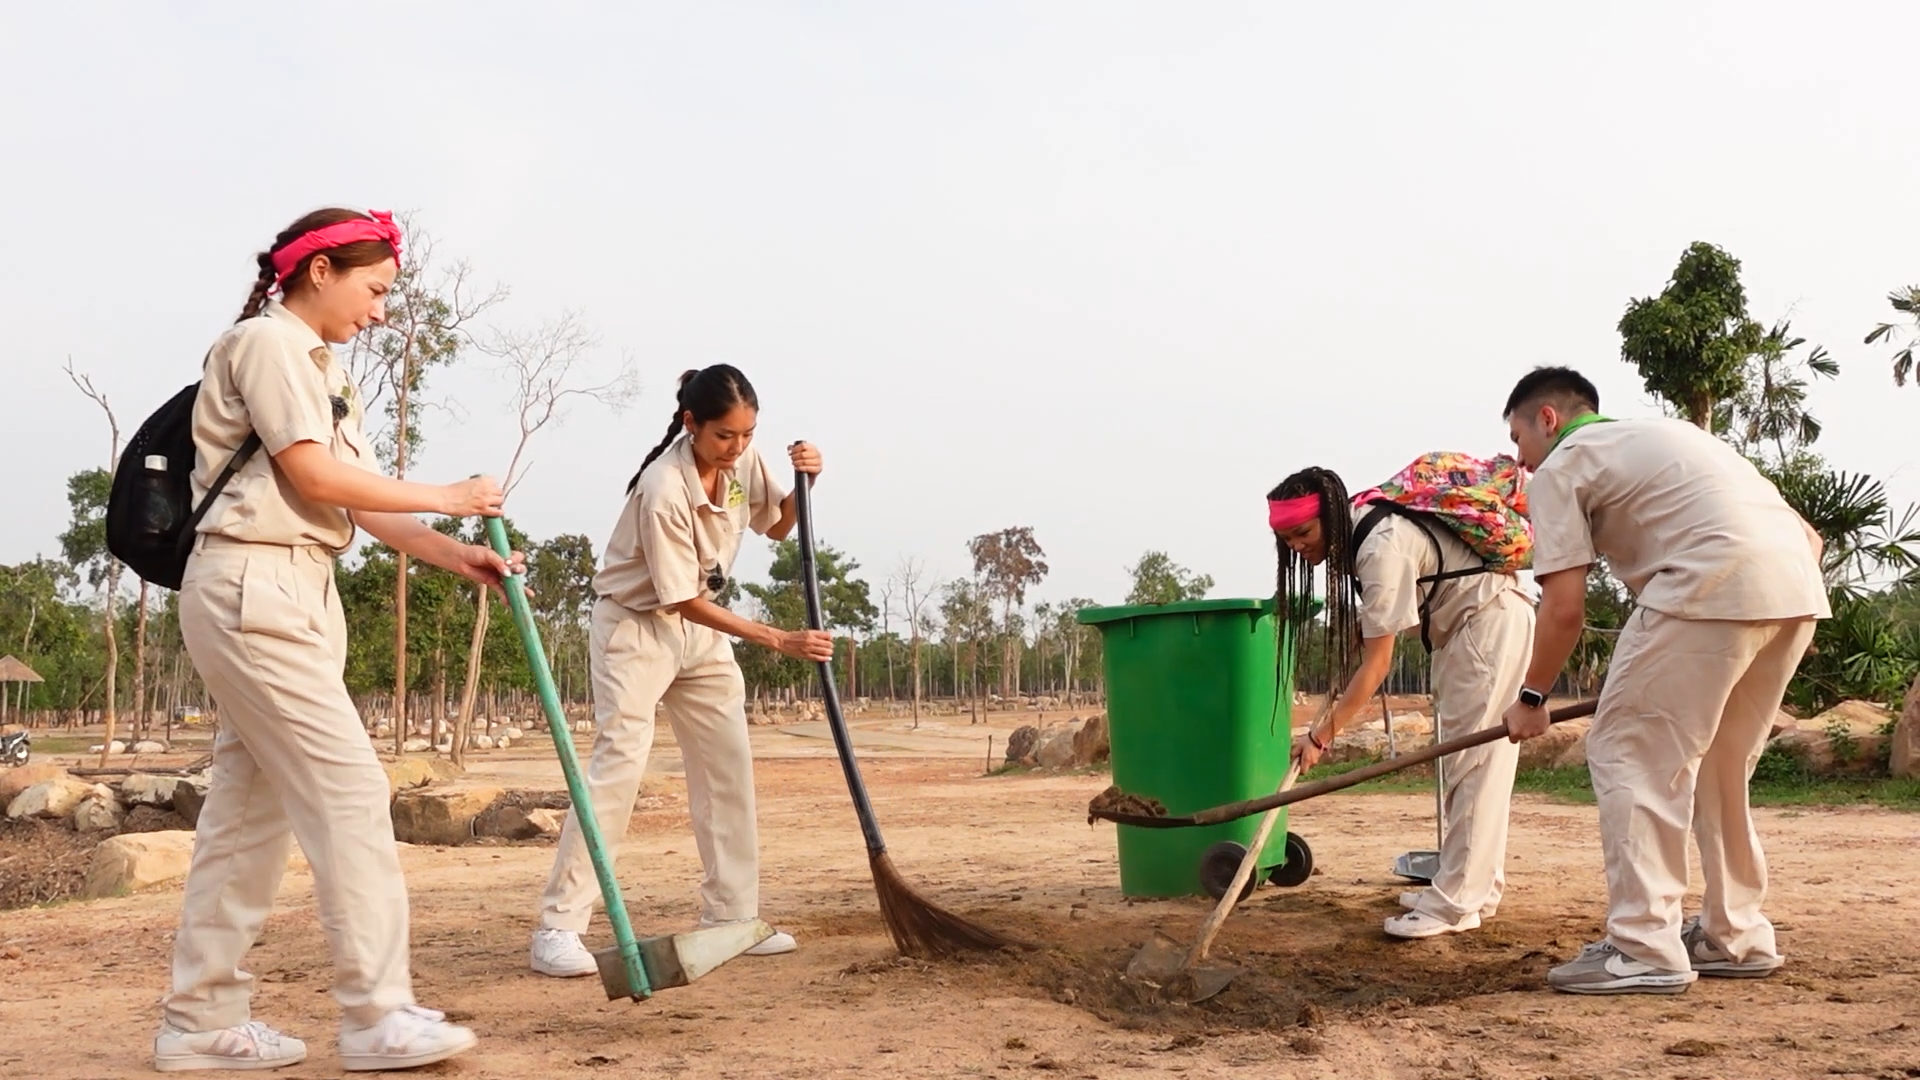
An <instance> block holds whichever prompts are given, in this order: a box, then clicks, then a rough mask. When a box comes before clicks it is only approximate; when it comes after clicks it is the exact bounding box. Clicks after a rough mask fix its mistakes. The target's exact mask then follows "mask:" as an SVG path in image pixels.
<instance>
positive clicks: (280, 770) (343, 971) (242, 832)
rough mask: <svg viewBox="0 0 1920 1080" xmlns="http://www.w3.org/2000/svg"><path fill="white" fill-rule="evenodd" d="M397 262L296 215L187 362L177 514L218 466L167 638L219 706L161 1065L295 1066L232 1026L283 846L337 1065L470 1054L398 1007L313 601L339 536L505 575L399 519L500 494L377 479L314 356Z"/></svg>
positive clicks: (373, 844)
mask: <svg viewBox="0 0 1920 1080" xmlns="http://www.w3.org/2000/svg"><path fill="white" fill-rule="evenodd" d="M399 258H400V230H399V229H398V227H396V226H395V225H394V223H393V220H392V218H391V217H389V216H388V215H386V214H384V213H371V214H362V213H359V212H356V211H352V210H334V209H329V210H319V211H316V212H314V213H311V214H308V215H307V216H306V217H303V218H301V219H300V220H299V221H296V222H294V223H293V225H292V226H291V227H290V228H288V229H287V230H286V231H285V232H283V233H281V234H280V235H279V237H278V238H276V239H275V240H274V243H273V247H272V249H271V250H269V251H267V252H264V253H262V254H261V255H260V256H259V266H260V274H259V277H258V278H257V279H256V280H255V282H254V286H253V292H252V294H251V295H250V296H248V297H247V303H246V306H245V307H244V308H243V309H242V310H241V312H240V318H239V320H238V321H237V322H236V323H235V324H234V326H233V327H232V328H230V329H228V330H227V331H226V332H225V333H223V334H221V335H220V337H219V339H218V340H216V341H215V342H214V343H213V348H212V349H211V350H210V351H209V352H208V353H207V358H206V365H205V370H204V372H203V375H202V379H201V383H200V390H199V395H198V397H197V398H196V399H195V403H194V409H193V441H194V447H195V450H196V455H195V462H194V471H193V497H194V502H195V504H196V505H198V504H199V503H200V502H201V500H203V499H205V497H206V492H207V491H208V490H209V488H210V487H211V486H212V484H213V481H214V480H215V479H216V478H217V477H218V476H219V475H220V474H221V473H222V472H223V471H226V470H228V469H232V474H231V476H230V477H229V479H228V481H227V483H226V485H225V487H224V488H223V489H222V490H221V491H220V493H219V495H218V496H217V497H216V498H214V499H213V500H212V502H211V504H210V505H209V506H208V508H207V511H206V515H205V517H204V518H203V519H202V520H201V522H200V524H199V526H198V528H197V530H196V531H197V534H198V535H197V537H196V539H195V541H194V546H193V553H192V555H191V556H190V557H189V559H188V562H187V567H186V574H185V577H184V579H183V580H182V582H181V586H180V632H181V636H182V637H183V638H185V640H186V646H187V652H188V654H189V655H190V656H192V658H193V664H194V667H195V668H196V669H198V671H199V673H200V676H201V678H202V679H203V680H204V681H205V682H206V685H207V690H208V692H209V693H210V694H211V695H212V696H213V698H214V699H215V700H217V701H218V702H219V703H220V730H219V734H218V735H217V736H216V737H215V739H214V745H213V780H212V787H211V788H210V789H209V790H208V792H207V798H206V803H205V805H204V806H203V807H202V808H201V811H200V817H199V821H198V824H197V827H196V830H195V835H194V846H193V861H192V864H191V866H190V868H189V869H188V871H187V883H186V896H185V898H184V901H183V904H182V912H181V917H180V929H179V931H178V933H176V934H175V936H174V948H173V987H172V991H171V992H170V993H169V994H167V995H166V997H165V999H164V1001H163V1010H164V1019H163V1021H162V1023H161V1027H160V1034H159V1035H158V1037H156V1038H155V1039H154V1047H153V1063H154V1067H155V1068H156V1069H158V1070H160V1071H162V1072H172V1071H180V1070H188V1069H270V1068H278V1067H281V1066H285V1065H292V1064H295V1063H297V1062H299V1061H301V1060H303V1059H304V1058H305V1057H306V1052H307V1051H306V1045H305V1044H304V1043H302V1042H301V1041H300V1040H299V1039H296V1038H293V1037H291V1036H287V1035H282V1034H280V1033H279V1032H277V1031H275V1030H274V1029H272V1028H270V1027H268V1026H267V1025H266V1024H264V1023H261V1022H260V1021H258V1020H255V1019H254V1018H253V1015H252V1011H251V1008H250V1002H249V998H250V989H251V984H252V982H253V977H252V976H251V975H249V974H247V973H246V972H245V971H242V970H241V968H240V963H241V961H242V959H244V958H245V956H246V953H247V951H248V949H250V948H251V947H252V946H253V943H254V941H255V939H256V938H258V937H259V936H260V928H261V925H262V924H263V923H264V922H265V921H266V918H267V913H268V911H269V910H270V909H271V908H272V906H273V898H274V894H275V893H276V892H278V891H279V888H280V878H281V875H282V873H283V872H284V871H285V870H286V866H287V858H288V855H289V854H290V850H291V845H292V841H293V840H294V839H296V838H297V839H298V840H299V841H300V849H301V851H302V852H304V853H305V855H306V858H307V862H308V863H309V864H310V865H311V867H312V869H313V892H314V901H315V905H316V907H317V908H318V909H319V917H320V926H321V929H322V930H323V931H324V932H325V933H326V936H327V944H328V946H329V947H330V949H331V952H332V956H333V968H334V978H333V997H334V1000H335V1001H337V1002H338V1003H339V1004H340V1007H341V1010H342V1018H341V1025H340V1044H339V1053H340V1068H341V1069H343V1070H347V1071H363V1070H388V1069H405V1068H412V1067H414V1066H418V1065H425V1064H428V1063H431V1062H435V1061H440V1060H443V1059H445V1058H449V1057H452V1056H453V1055H455V1054H458V1053H460V1052H462V1051H464V1050H467V1049H469V1048H471V1047H472V1046H473V1045H474V1035H473V1032H471V1031H469V1030H467V1029H466V1028H463V1027H456V1026H454V1025H452V1024H448V1023H447V1022H446V1018H445V1017H444V1016H443V1015H442V1014H440V1013H438V1012H435V1011H433V1010H431V1009H425V1008H421V1007H420V1006H419V1005H418V1004H416V1003H415V1002H414V998H413V985H412V977H411V974H410V972H409V969H408V962H407V918H408V913H407V892H406V884H405V882H404V881H403V879H402V877H401V872H400V858H399V853H398V850H397V848H396V846H395V844H394V839H393V822H392V819H391V817H390V816H389V810H388V800H389V799H390V797H391V796H390V792H389V789H388V786H387V775H386V772H385V771H384V770H383V769H382V768H381V767H380V761H379V759H378V758H377V757H375V755H374V751H373V746H372V744H371V743H370V742H369V741H368V739H367V734H366V730H365V728H364V727H363V726H362V724H361V721H360V716H359V713H358V711H357V710H356V709H355V708H354V704H353V701H352V699H351V698H349V697H348V695H347V688H346V683H345V682H344V680H343V671H344V668H345V664H346V622H345V620H344V618H343V617H342V614H341V608H340V596H339V593H338V592H337V591H336V589H335V587H334V569H333V562H334V558H335V557H336V556H338V555H339V554H341V553H342V552H345V551H346V550H347V548H348V547H349V546H350V545H351V544H352V542H353V537H354V532H355V530H356V528H362V529H365V530H366V531H367V532H368V533H370V534H372V535H373V536H374V537H375V538H376V539H378V540H380V541H382V542H384V543H385V544H387V545H388V546H389V547H392V548H394V549H396V550H398V551H404V552H406V553H407V554H409V555H412V556H413V557H415V558H418V559H423V560H425V561H427V562H430V563H433V564H434V565H436V566H442V567H445V568H446V569H448V570H450V571H452V572H454V573H456V574H460V575H461V576H463V577H467V578H470V579H472V580H474V581H478V582H482V583H484V584H488V585H497V584H498V583H499V582H500V580H501V576H502V574H503V573H505V572H507V570H508V564H507V562H506V561H504V560H502V559H501V558H500V557H499V556H498V555H497V554H495V553H494V552H493V551H491V550H489V549H487V548H484V547H479V546H475V545H469V544H461V543H458V542H457V541H455V540H453V539H451V538H450V537H447V536H443V535H441V534H440V533H438V532H435V531H434V530H432V529H430V528H428V527H427V526H426V525H425V524H423V523H421V522H420V521H419V520H418V519H417V518H415V517H414V516H413V515H414V514H415V513H421V512H426V513H438V514H447V515H451V516H460V517H464V516H468V515H475V514H485V515H498V514H499V513H500V504H501V500H502V498H503V496H502V494H501V491H500V486H499V485H498V484H497V483H496V482H495V481H494V480H493V479H492V478H489V477H482V478H479V479H473V480H463V481H460V482H458V483H454V484H448V485H445V486H434V485H429V484H418V483H412V482H408V481H400V480H394V479H390V478H388V477H386V476H383V475H381V474H380V472H379V471H378V469H379V467H378V465H377V464H376V463H375V461H374V456H373V450H372V448H371V447H370V446H369V445H368V442H367V438H366V436H365V434H363V433H362V431H361V428H360V424H361V406H360V401H359V398H358V396H357V395H356V394H355V393H354V388H353V383H352V382H351V380H349V379H348V377H347V375H346V374H345V372H344V371H343V370H342V368H341V367H340V364H339V362H338V359H337V358H336V357H335V356H334V354H333V350H332V349H331V348H330V347H329V346H330V345H332V344H340V343H342V342H346V341H349V340H351V339H352V338H353V337H354V335H355V334H358V333H359V332H360V331H362V330H365V329H366V328H367V327H368V326H370V325H372V324H374V323H377V322H379V321H381V319H383V318H384V317H385V312H386V296H387V292H388V290H390V289H391V288H392V287H393V280H394V276H395V274H396V273H397V272H398V263H399ZM276 293H278V294H279V297H280V298H279V299H272V298H271V297H273V295H274V294H276ZM256 447H258V448H260V449H264V450H265V451H266V453H265V454H255V453H254V452H253V450H254V448H256ZM519 559H520V557H519V556H518V555H516V556H515V564H516V565H518V563H519Z"/></svg>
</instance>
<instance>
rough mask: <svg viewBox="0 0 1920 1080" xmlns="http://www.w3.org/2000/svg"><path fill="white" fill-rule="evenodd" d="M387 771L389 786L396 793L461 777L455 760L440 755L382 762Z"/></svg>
mask: <svg viewBox="0 0 1920 1080" xmlns="http://www.w3.org/2000/svg"><path fill="white" fill-rule="evenodd" d="M382 767H383V768H385V769H386V771H387V788H388V790H389V791H391V792H393V793H394V794H396V795H397V794H399V793H400V792H402V791H411V790H413V789H414V788H422V787H426V786H427V785H428V784H432V783H436V782H439V781H444V780H453V779H456V778H457V777H459V775H460V770H458V769H456V768H454V767H453V762H451V761H448V760H446V759H445V758H438V757H407V758H401V759H400V760H398V761H388V762H384V763H382Z"/></svg>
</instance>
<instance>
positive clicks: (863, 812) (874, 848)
mask: <svg viewBox="0 0 1920 1080" xmlns="http://www.w3.org/2000/svg"><path fill="white" fill-rule="evenodd" d="M793 510H794V516H795V517H797V518H798V519H799V520H800V585H801V589H800V591H801V592H802V593H804V594H805V596H806V600H807V627H808V628H809V629H812V630H825V629H826V628H827V619H826V613H825V612H824V611H822V610H821V606H820V570H819V567H818V565H817V564H816V562H815V559H814V551H813V477H811V476H809V475H807V474H806V473H803V472H801V471H800V470H798V469H795V470H794V472H793ZM818 666H819V668H820V695H821V697H823V698H825V699H826V706H827V727H828V728H829V729H831V730H832V732H833V748H834V750H835V751H837V752H838V753H839V755H840V771H841V772H843V773H845V774H846V775H847V791H848V793H849V794H851V795H852V796H853V811H854V813H855V814H858V815H859V817H860V831H861V833H863V834H864V835H865V836H866V840H867V854H868V855H869V856H872V857H878V856H880V855H882V854H884V853H885V852H886V850H887V842H886V841H885V840H883V839H881V837H880V822H879V821H878V820H876V819H875V818H874V816H873V804H872V802H870V801H869V800H868V798H867V785H866V782H865V781H863V780H861V779H860V765H859V763H858V762H856V761H855V760H854V759H853V737H852V736H851V735H849V734H848V733H847V721H846V718H845V717H844V716H843V715H841V712H840V690H839V688H838V687H837V686H835V685H834V681H833V662H832V661H831V660H828V661H824V662H819V663H818Z"/></svg>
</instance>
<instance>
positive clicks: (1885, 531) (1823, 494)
mask: <svg viewBox="0 0 1920 1080" xmlns="http://www.w3.org/2000/svg"><path fill="white" fill-rule="evenodd" d="M1765 471H1766V472H1767V473H1768V474H1769V479H1771V480H1773V482H1774V484H1775V485H1776V486H1778V487H1779V489H1780V494H1781V496H1782V497H1783V498H1785V499H1786V500H1787V502H1788V504H1790V505H1791V506H1792V507H1793V508H1794V509H1795V510H1796V511H1798V512H1799V514H1800V516H1801V517H1803V518H1805V519H1807V524H1809V525H1811V526H1813V531H1815V532H1817V533H1819V534H1820V538H1821V540H1823V541H1824V542H1825V544H1826V550H1825V551H1824V552H1823V553H1822V555H1821V567H1820V569H1821V572H1822V573H1823V574H1824V575H1825V577H1826V580H1827V584H1828V586H1829V587H1830V588H1833V589H1836V590H1841V591H1846V592H1857V591H1858V590H1859V589H1860V588H1861V587H1862V586H1864V585H1866V583H1867V582H1868V581H1869V579H1871V578H1873V577H1874V576H1876V575H1879V574H1881V573H1883V572H1886V571H1893V572H1895V573H1896V574H1898V575H1900V576H1903V577H1904V576H1911V575H1913V574H1914V573H1915V572H1916V571H1920V511H1917V510H1916V509H1915V508H1913V507H1908V508H1907V510H1906V512H1905V513H1904V514H1901V515H1899V516H1898V517H1897V518H1896V516H1895V514H1894V510H1893V507H1892V506H1891V505H1890V504H1889V503H1888V502H1887V491H1886V488H1885V487H1883V486H1882V485H1881V484H1880V481H1878V480H1875V479H1873V478H1872V477H1870V476H1867V475H1865V474H1862V473H1845V472H1838V471H1835V470H1832V469H1828V468H1825V467H1824V466H1823V465H1822V464H1821V463H1820V461H1819V459H1818V458H1815V457H1813V456H1812V455H1801V456H1798V457H1796V458H1794V459H1792V460H1789V461H1787V462H1784V463H1782V464H1781V465H1780V466H1778V467H1777V468H1771V469H1768V470H1765Z"/></svg>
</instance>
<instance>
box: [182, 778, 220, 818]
mask: <svg viewBox="0 0 1920 1080" xmlns="http://www.w3.org/2000/svg"><path fill="white" fill-rule="evenodd" d="M211 786H212V782H211V781H210V780H209V779H207V778H204V777H198V776H189V777H187V778H186V779H184V780H180V781H178V782H177V783H175V784H174V785H173V812H174V813H176V814H179V815H180V816H181V817H182V818H184V819H186V822H187V824H189V825H198V824H200V807H201V806H202V805H203V804H205V803H206V801H207V789H208V788H209V787H211Z"/></svg>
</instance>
